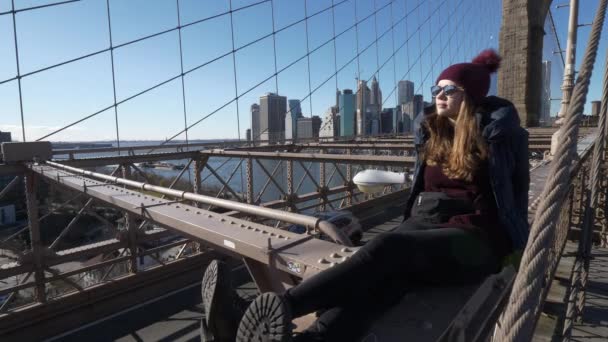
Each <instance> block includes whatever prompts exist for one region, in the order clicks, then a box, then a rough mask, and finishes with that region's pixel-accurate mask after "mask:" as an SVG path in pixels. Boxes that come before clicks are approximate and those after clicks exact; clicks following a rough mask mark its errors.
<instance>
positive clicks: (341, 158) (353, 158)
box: [201, 150, 415, 167]
mask: <svg viewBox="0 0 608 342" xmlns="http://www.w3.org/2000/svg"><path fill="white" fill-rule="evenodd" d="M201 154H203V155H207V156H210V157H237V158H257V159H270V160H296V161H309V162H311V161H312V162H325V163H337V164H363V165H382V166H401V167H412V166H414V161H415V160H414V158H413V157H397V156H370V155H356V154H350V155H347V154H327V153H322V154H321V153H302V152H301V153H290V152H256V151H251V152H249V151H229V150H210V151H202V152H201Z"/></svg>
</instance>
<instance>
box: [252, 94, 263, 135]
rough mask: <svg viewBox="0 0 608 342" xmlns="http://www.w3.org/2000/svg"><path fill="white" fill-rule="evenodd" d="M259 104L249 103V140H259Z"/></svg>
mask: <svg viewBox="0 0 608 342" xmlns="http://www.w3.org/2000/svg"><path fill="white" fill-rule="evenodd" d="M260 133H261V132H260V106H258V104H257V103H254V104H252V105H251V141H258V140H260Z"/></svg>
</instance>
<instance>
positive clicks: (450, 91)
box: [431, 84, 464, 97]
mask: <svg viewBox="0 0 608 342" xmlns="http://www.w3.org/2000/svg"><path fill="white" fill-rule="evenodd" d="M442 90H443V94H444V95H445V96H447V97H452V96H454V94H456V93H457V92H459V91H462V90H464V89H463V88H461V87H458V86H455V85H451V84H450V85H446V86H443V87H441V86H438V85H434V86H432V87H431V95H432V96H433V97H437V96H439V93H441V91H442Z"/></svg>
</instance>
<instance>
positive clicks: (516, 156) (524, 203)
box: [405, 96, 530, 250]
mask: <svg viewBox="0 0 608 342" xmlns="http://www.w3.org/2000/svg"><path fill="white" fill-rule="evenodd" d="M476 115H477V122H478V124H479V126H480V131H481V132H482V133H481V134H482V136H483V138H484V139H485V141H486V142H487V144H488V147H489V157H488V162H489V172H490V182H491V183H492V184H491V185H492V190H493V193H494V199H495V200H496V206H497V208H498V215H499V219H500V222H501V223H502V225H503V226H504V227H505V229H506V230H507V232H508V234H509V236H510V238H511V245H512V247H513V249H515V250H523V249H524V247H525V246H526V242H527V240H528V232H529V226H528V190H529V187H530V164H529V160H528V132H527V131H526V130H525V129H523V128H522V127H521V126H520V124H519V115H518V114H517V110H516V109H515V107H514V106H513V104H512V103H511V102H509V101H507V100H505V99H502V98H499V97H495V96H490V97H487V98H486V99H485V101H484V103H483V104H482V105H481V106H480V107H479V109H478V112H477V114H476ZM424 119H425V117H424V115H419V116H418V118H417V119H416V120H415V122H414V130H415V136H414V144H415V145H416V164H415V166H414V178H413V182H412V189H411V192H410V196H409V198H408V201H407V205H406V210H405V218H406V219H407V218H408V217H409V214H410V211H411V208H412V205H413V203H414V200H415V199H416V197H417V196H418V194H419V193H420V192H422V191H424V180H423V177H422V175H423V174H424V167H425V166H426V164H425V163H424V161H422V160H421V153H419V152H420V151H421V150H422V147H423V146H424V144H425V143H426V142H427V140H428V138H429V134H428V132H427V131H426V129H424V128H423V126H422V121H423V120H424Z"/></svg>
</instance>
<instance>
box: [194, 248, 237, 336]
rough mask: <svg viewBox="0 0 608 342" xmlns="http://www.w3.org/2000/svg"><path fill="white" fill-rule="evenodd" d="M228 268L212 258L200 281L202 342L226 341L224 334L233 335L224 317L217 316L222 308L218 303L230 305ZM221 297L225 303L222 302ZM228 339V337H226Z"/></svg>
mask: <svg viewBox="0 0 608 342" xmlns="http://www.w3.org/2000/svg"><path fill="white" fill-rule="evenodd" d="M230 290H231V284H230V270H229V269H228V268H227V266H226V264H224V263H223V262H221V261H219V260H213V261H211V263H209V266H207V269H206V270H205V274H204V275H203V281H202V283H201V295H202V299H203V308H204V310H205V317H204V318H203V319H202V320H201V340H202V341H203V342H212V341H215V342H219V341H227V339H226V336H234V333H235V332H231V331H230V330H232V329H234V328H231V327H230V326H228V324H225V323H226V322H225V319H224V318H222V317H219V316H220V315H221V311H222V308H220V307H219V305H222V304H224V305H230V304H231V299H230V296H231V294H230ZM222 299H224V301H227V303H222ZM228 340H229V337H228Z"/></svg>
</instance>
